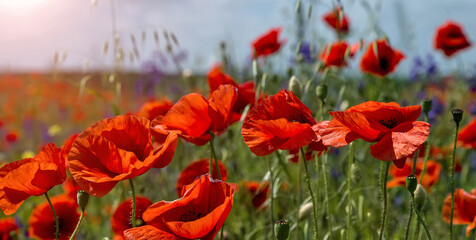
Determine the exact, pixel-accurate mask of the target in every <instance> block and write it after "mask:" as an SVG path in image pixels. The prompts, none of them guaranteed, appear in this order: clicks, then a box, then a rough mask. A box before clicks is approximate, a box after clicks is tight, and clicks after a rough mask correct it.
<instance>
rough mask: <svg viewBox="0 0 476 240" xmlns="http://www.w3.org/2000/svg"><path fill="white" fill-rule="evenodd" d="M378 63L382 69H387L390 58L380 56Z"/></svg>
mask: <svg viewBox="0 0 476 240" xmlns="http://www.w3.org/2000/svg"><path fill="white" fill-rule="evenodd" d="M378 64H379V66H380V68H381V69H387V68H388V60H387V59H386V58H380V59H379V61H378Z"/></svg>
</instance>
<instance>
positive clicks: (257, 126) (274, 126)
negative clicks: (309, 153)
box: [241, 118, 316, 156]
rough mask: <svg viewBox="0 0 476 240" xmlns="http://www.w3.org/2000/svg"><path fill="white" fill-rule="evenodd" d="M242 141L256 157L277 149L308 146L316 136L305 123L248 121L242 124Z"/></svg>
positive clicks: (284, 120) (285, 120)
mask: <svg viewBox="0 0 476 240" xmlns="http://www.w3.org/2000/svg"><path fill="white" fill-rule="evenodd" d="M241 133H242V135H243V139H244V141H245V142H246V144H247V145H248V147H249V148H250V150H251V152H253V153H254V154H256V155H258V156H264V155H268V154H270V153H272V152H274V151H276V150H277V149H282V150H291V149H296V148H301V147H303V146H306V145H308V144H309V143H311V141H313V140H314V139H316V134H315V133H314V131H313V130H312V128H311V126H310V125H309V124H307V123H305V124H302V123H299V122H290V121H288V120H287V119H284V118H280V119H276V120H267V121H265V120H258V119H257V120H254V119H250V120H249V121H247V124H246V125H245V124H243V128H242V130H241Z"/></svg>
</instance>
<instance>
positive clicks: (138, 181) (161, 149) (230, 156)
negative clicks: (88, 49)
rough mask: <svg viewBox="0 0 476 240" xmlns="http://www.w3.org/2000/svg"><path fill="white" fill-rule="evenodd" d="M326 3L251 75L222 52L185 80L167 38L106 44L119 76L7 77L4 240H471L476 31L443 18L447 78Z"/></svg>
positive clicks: (2, 81) (269, 44) (268, 43)
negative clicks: (323, 35) (150, 47)
mask: <svg viewBox="0 0 476 240" xmlns="http://www.w3.org/2000/svg"><path fill="white" fill-rule="evenodd" d="M94 2H96V1H93V3H94ZM111 2H112V1H111ZM317 2H318V1H306V0H297V1H289V7H290V8H291V9H292V16H293V19H294V20H292V25H291V26H286V27H285V26H275V27H272V28H269V29H263V31H262V34H261V35H257V36H256V37H255V39H254V40H252V41H251V42H249V49H248V51H249V55H248V57H247V60H246V64H243V65H240V64H237V62H238V61H240V60H238V59H234V58H233V54H231V51H232V50H231V49H230V48H232V45H231V47H230V44H228V43H227V42H226V41H223V42H222V43H221V44H220V45H219V46H217V49H219V52H218V55H217V56H218V57H217V58H218V59H220V60H219V61H217V62H215V63H213V64H211V65H210V66H206V68H204V69H201V70H200V71H196V70H193V71H192V70H191V69H192V68H193V66H187V64H188V63H187V62H186V61H185V59H186V58H187V54H186V52H185V50H186V49H184V47H183V46H182V45H181V41H180V39H181V37H180V35H178V34H176V33H174V31H173V29H171V30H164V29H160V28H157V29H146V30H143V31H140V32H139V33H137V31H136V32H134V33H130V34H127V35H126V36H124V34H122V35H121V34H118V33H116V32H114V31H113V33H114V34H113V35H112V38H111V39H109V40H108V41H106V43H105V44H104V48H103V53H102V54H103V55H104V56H109V57H112V58H113V61H114V67H113V68H111V69H99V70H88V69H86V67H85V69H83V71H76V72H71V71H63V70H62V68H61V65H62V63H63V62H64V61H66V56H65V54H66V53H64V54H63V55H62V54H61V53H58V54H56V55H55V58H54V62H55V67H54V68H53V69H52V70H51V69H50V70H48V71H45V72H41V73H37V72H28V73H15V72H13V73H11V72H9V73H0V210H1V211H0V240H24V239H103V240H106V239H114V240H121V239H128V240H146V239H152V240H158V239H170V240H171V239H175V240H184V239H203V240H212V239H229V240H235V239H236V240H243V239H244V240H267V239H278V240H284V239H292V240H308V239H309V240H311V239H379V240H381V239H415V240H417V239H451V240H452V239H461V240H462V239H476V230H475V229H476V175H475V173H476V151H475V150H474V149H475V148H476V118H475V117H474V115H475V114H476V72H475V69H476V68H475V69H472V70H471V71H470V70H467V69H466V68H458V66H460V65H459V62H458V61H457V60H456V58H458V56H461V55H464V54H467V51H468V50H470V49H471V48H472V47H473V43H474V41H475V40H476V39H471V38H470V37H469V36H470V35H469V34H468V33H472V32H474V31H476V29H470V28H465V26H464V25H463V24H461V23H459V22H457V21H455V20H452V19H441V22H439V23H438V24H439V26H438V27H437V28H436V29H434V31H433V30H432V32H433V35H432V36H431V38H432V39H433V41H432V42H428V43H426V44H427V45H431V46H432V51H433V52H432V53H431V54H432V55H440V56H443V57H444V58H445V62H443V63H442V64H441V63H437V62H436V61H435V60H434V59H433V58H432V57H431V56H432V55H429V56H430V57H427V58H421V57H420V58H414V59H410V58H409V57H407V56H408V55H409V54H411V53H408V52H405V51H403V50H400V49H398V48H397V47H395V46H394V45H392V42H393V41H392V39H391V38H389V37H388V36H387V35H386V34H385V29H380V30H378V31H377V30H375V31H374V33H375V34H369V35H362V36H358V39H359V40H357V41H353V40H349V39H355V34H356V33H354V32H353V29H354V27H355V26H354V25H353V18H358V17H361V16H352V15H350V14H348V13H347V12H346V3H347V2H346V1H342V2H341V1H336V2H333V1H332V3H329V4H327V5H322V4H319V3H317ZM86 4H89V3H86ZM383 4H385V2H383ZM323 6H329V7H328V9H326V13H325V14H323V15H320V14H319V15H317V14H316V11H315V10H313V8H315V7H321V8H322V7H323ZM311 19H312V20H313V21H318V22H319V24H320V25H323V26H324V27H325V28H327V29H328V30H329V31H331V32H332V35H331V37H329V38H328V39H327V41H325V42H323V41H314V40H313V39H310V36H311V35H310V34H309V35H306V34H304V33H305V32H306V31H312V29H307V28H308V26H309V25H310V24H309V25H308V24H307V23H308V22H309V21H310V20H311ZM309 28H310V27H309ZM113 30H115V29H113ZM290 32H294V33H295V35H293V36H290V35H289V33H290ZM473 36H474V35H473ZM141 41H142V42H145V41H149V42H154V43H155V44H156V45H157V51H156V52H154V54H153V57H152V58H151V59H149V60H144V58H140V56H146V55H148V53H144V52H142V51H143V48H141V47H140V46H139V45H140V42H141ZM126 42H127V44H125V43H126ZM126 45H127V47H125V46H126ZM129 48H130V49H129ZM286 49H287V50H291V51H286ZM132 61H141V69H140V71H137V70H130V69H128V68H127V65H128V64H129V63H130V62H132ZM404 61H413V63H412V64H411V69H410V70H401V69H399V67H401V64H402V63H403V62H404ZM470 64H472V65H474V64H476V62H474V63H470ZM441 65H450V66H456V68H455V69H453V70H450V71H444V70H441V68H440V67H441ZM164 66H168V67H169V68H167V69H168V70H164V69H165V67H164Z"/></svg>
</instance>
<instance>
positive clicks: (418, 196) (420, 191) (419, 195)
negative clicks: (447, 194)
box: [415, 184, 426, 211]
mask: <svg viewBox="0 0 476 240" xmlns="http://www.w3.org/2000/svg"><path fill="white" fill-rule="evenodd" d="M425 199H426V190H425V188H424V187H423V186H422V185H421V184H418V185H417V187H416V190H415V205H416V207H417V209H418V211H420V210H421V209H422V208H423V205H424V204H425Z"/></svg>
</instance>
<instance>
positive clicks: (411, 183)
mask: <svg viewBox="0 0 476 240" xmlns="http://www.w3.org/2000/svg"><path fill="white" fill-rule="evenodd" d="M405 182H406V185H407V190H408V191H409V192H410V193H411V194H413V193H414V192H415V189H416V188H417V185H418V181H417V179H416V177H415V175H413V174H410V175H409V176H408V177H407V178H406V179H405Z"/></svg>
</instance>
